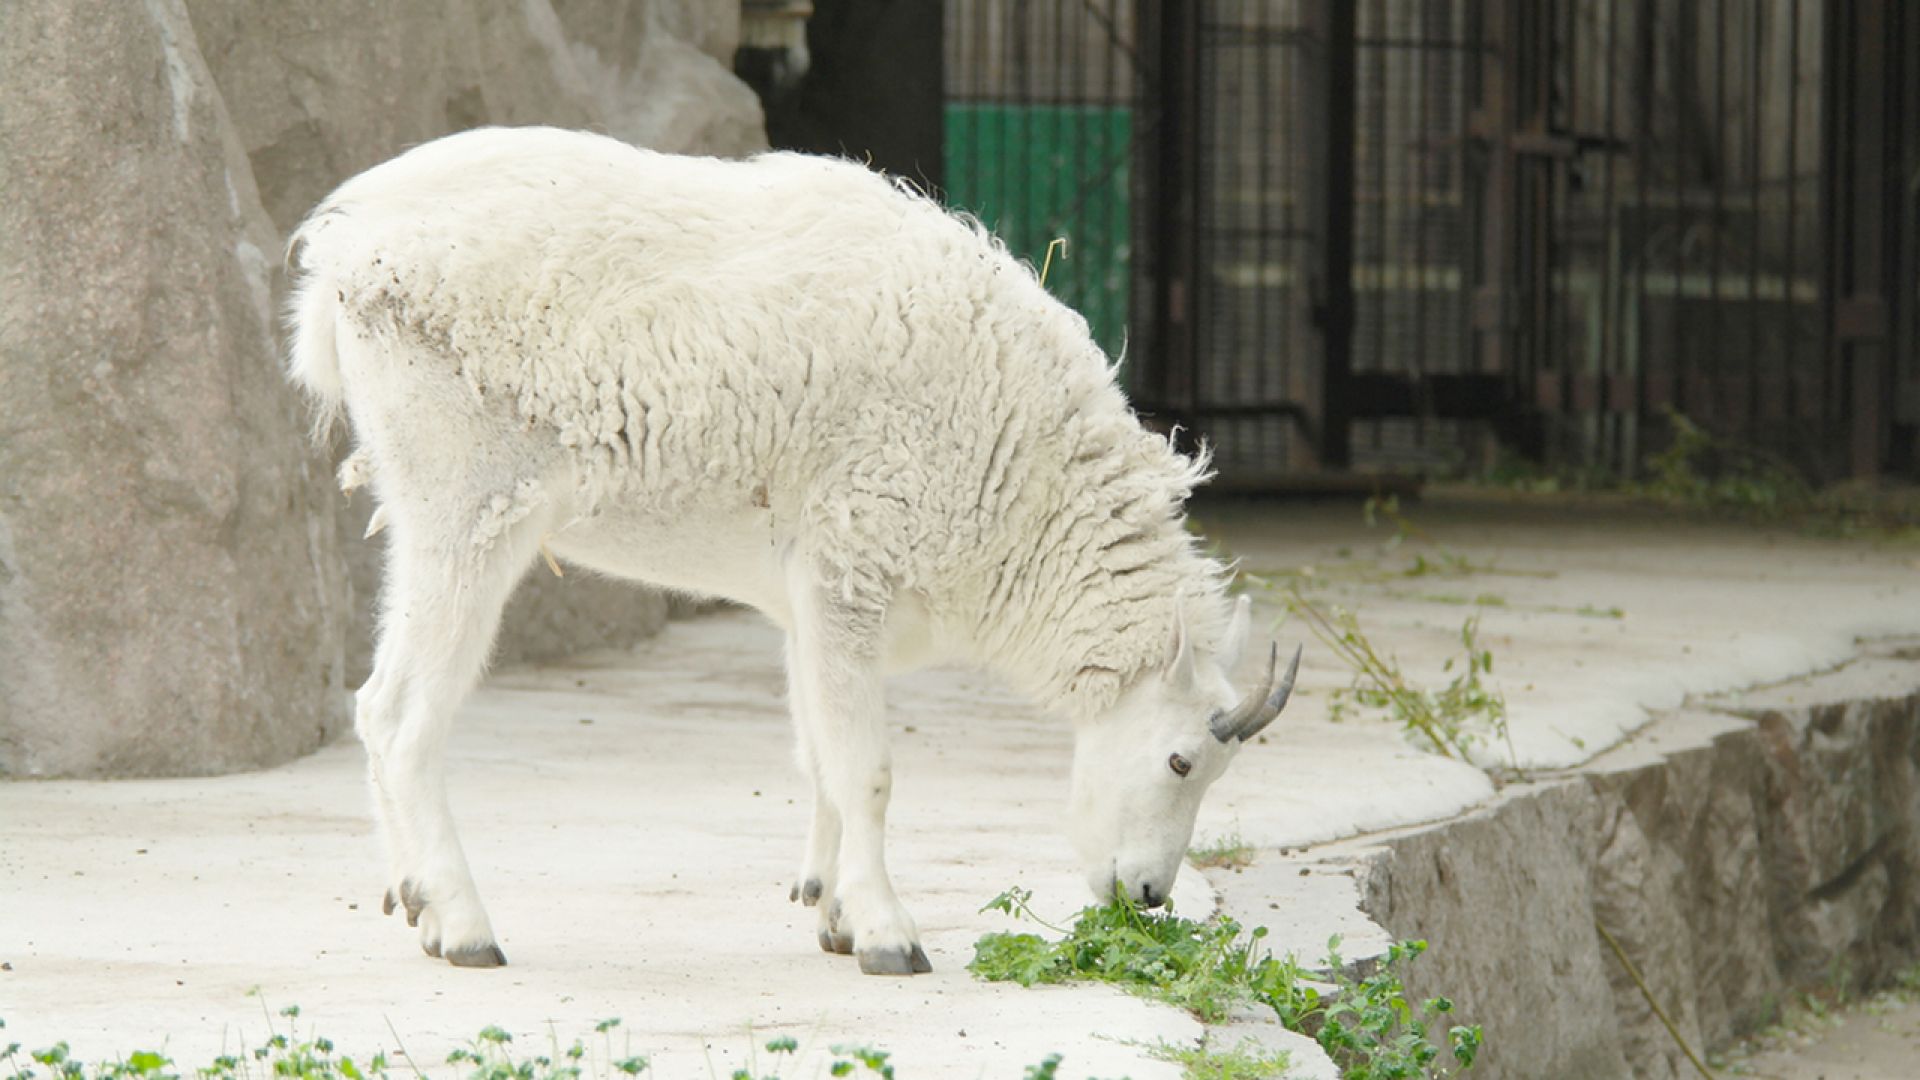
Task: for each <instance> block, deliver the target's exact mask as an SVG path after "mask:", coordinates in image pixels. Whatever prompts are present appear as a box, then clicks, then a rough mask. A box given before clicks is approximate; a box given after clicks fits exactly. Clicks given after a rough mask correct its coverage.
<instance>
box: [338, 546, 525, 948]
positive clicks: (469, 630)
mask: <svg viewBox="0 0 1920 1080" xmlns="http://www.w3.org/2000/svg"><path fill="white" fill-rule="evenodd" d="M399 517H400V518H401V520H398V521H396V522H395V524H394V526H393V527H392V528H391V530H390V533H391V538H390V539H389V541H388V548H387V572H386V587H385V591H384V593H383V595H382V600H381V608H382V614H381V621H380V643H379V647H378V648H377V649H376V650H375V653H374V670H373V674H372V676H371V677H370V678H368V680H367V682H366V685H365V686H363V687H361V689H360V693H359V697H358V703H357V713H356V717H355V727H356V728H357V729H358V731H359V733H360V739H361V742H363V743H364V744H365V745H366V749H367V764H368V773H369V777H370V779H371V781H372V785H373V788H374V795H375V802H376V805H377V806H378V808H379V811H380V817H381V827H382V832H383V834H384V836H385V839H386V842H387V850H388V855H389V858H390V875H391V876H390V878H389V887H388V892H387V897H386V903H385V908H386V910H387V912H388V913H389V914H391V913H392V912H393V910H394V907H395V900H396V899H397V900H398V901H399V903H400V904H402V905H404V906H405V908H406V912H407V923H408V925H410V926H418V927H419V929H420V947H421V948H422V949H423V950H425V952H426V953H427V955H429V956H444V957H445V958H446V959H447V960H449V961H451V962H452V963H454V964H456V965H459V966H462V967H497V966H499V965H501V964H504V963H506V956H505V954H504V953H502V952H501V950H500V947H499V945H498V944H496V943H495V941H494V937H493V927H492V925H491V924H490V923H489V921H488V919H487V913H486V909H485V908H484V907H483V906H482V905H481V903H480V895H479V892H478V890H477V889H476V888H475V887H474V883H473V876H472V874H471V872H470V871H469V870H468V868H467V859H466V854H465V852H464V851H462V850H461V846H460V838H459V835H458V833H457V832H456V831H455V828H454V823H453V815H452V812H451V810H450V809H449V807H448V804H447V794H446V767H445V766H446V762H445V757H446V753H445V752H446V743H447V736H448V733H449V731H450V729H451V727H452V723H453V713H454V710H455V709H457V708H458V707H459V705H460V703H461V701H462V700H463V699H464V698H465V697H466V696H467V693H468V692H469V691H471V690H472V689H473V685H474V683H475V682H477V681H478V680H479V677H480V673H481V671H482V670H484V668H485V667H486V661H487V653H488V650H489V649H490V648H491V646H492V643H493V636H494V631H495V630H496V629H497V627H498V626H499V622H500V612H501V609H502V608H503V607H505V605H506V602H507V598H508V596H510V595H511V594H512V592H513V587H514V585H515V583H517V582H518V581H519V579H520V576H521V574H522V573H523V572H524V571H525V569H526V567H527V564H528V563H529V562H531V561H532V559H533V555H534V552H535V551H536V550H537V548H538V544H539V535H540V532H539V530H540V529H541V528H542V527H543V519H542V518H541V515H538V514H535V515H534V516H533V517H530V518H527V519H525V520H522V521H520V522H518V523H516V524H515V525H513V526H510V527H509V528H507V529H505V530H504V531H502V532H501V534H500V535H498V536H496V537H494V538H493V539H492V540H491V541H490V542H488V543H486V544H484V545H475V544H473V543H472V542H471V539H470V537H468V536H457V535H433V534H432V530H431V528H430V527H421V526H412V527H410V525H409V522H408V521H407V520H406V517H407V515H399Z"/></svg>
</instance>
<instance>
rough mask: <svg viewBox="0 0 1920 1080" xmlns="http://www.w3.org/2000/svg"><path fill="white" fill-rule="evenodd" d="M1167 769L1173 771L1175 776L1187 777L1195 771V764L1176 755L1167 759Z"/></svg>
mask: <svg viewBox="0 0 1920 1080" xmlns="http://www.w3.org/2000/svg"><path fill="white" fill-rule="evenodd" d="M1167 768H1169V769H1172V770H1173V775H1175V776H1185V775H1187V774H1188V773H1190V772H1192V771H1193V762H1191V761H1188V760H1187V759H1186V758H1183V757H1181V756H1180V755H1179V754H1175V755H1173V756H1172V757H1170V758H1168V759H1167Z"/></svg>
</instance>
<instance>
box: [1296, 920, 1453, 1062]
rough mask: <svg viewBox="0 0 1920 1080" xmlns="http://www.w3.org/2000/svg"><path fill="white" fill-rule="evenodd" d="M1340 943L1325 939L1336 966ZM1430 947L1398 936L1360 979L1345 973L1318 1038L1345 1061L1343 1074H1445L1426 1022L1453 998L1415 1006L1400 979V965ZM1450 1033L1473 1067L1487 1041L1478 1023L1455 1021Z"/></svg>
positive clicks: (1447, 1010)
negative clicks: (1401, 939) (1382, 958)
mask: <svg viewBox="0 0 1920 1080" xmlns="http://www.w3.org/2000/svg"><path fill="white" fill-rule="evenodd" d="M1339 948H1340V939H1339V938H1335V939H1333V941H1331V942H1329V943H1328V945H1327V964H1328V966H1329V967H1330V968H1332V969H1333V970H1334V971H1336V972H1339V971H1341V970H1342V965H1341V964H1340V957H1339ZM1426 950H1427V943H1426V942H1424V941H1402V942H1397V943H1395V944H1393V945H1390V946H1388V948H1387V958H1386V960H1385V961H1384V962H1382V963H1381V964H1380V965H1379V966H1377V967H1376V968H1374V970H1373V972H1372V973H1371V974H1369V975H1366V976H1364V977H1362V978H1360V979H1358V980H1350V979H1347V978H1345V977H1342V978H1341V981H1340V993H1339V994H1338V995H1337V996H1335V997H1334V998H1333V1000H1332V1001H1331V1003H1329V1004H1328V1005H1327V1007H1326V1009H1325V1011H1324V1013H1323V1014H1322V1016H1321V1024H1320V1030H1319V1032H1318V1034H1317V1035H1316V1038H1318V1039H1319V1041H1320V1045H1321V1047H1322V1048H1324V1049H1325V1050H1326V1051H1327V1054H1328V1055H1329V1056H1330V1057H1332V1058H1333V1059H1334V1060H1335V1061H1336V1062H1341V1063H1342V1064H1343V1066H1344V1071H1343V1072H1342V1073H1341V1075H1342V1077H1343V1078H1344V1080H1400V1078H1403V1077H1421V1076H1445V1075H1447V1073H1446V1071H1445V1068H1444V1066H1442V1065H1441V1064H1440V1063H1439V1058H1440V1053H1441V1051H1440V1048H1439V1047H1437V1046H1435V1045H1433V1043H1432V1042H1431V1041H1430V1040H1429V1038H1428V1025H1429V1024H1430V1023H1438V1022H1440V1021H1441V1020H1442V1019H1444V1018H1445V1017H1447V1016H1449V1015H1450V1014H1452V1012H1453V1002H1452V1001H1450V1000H1448V999H1447V998H1444V997H1433V998H1428V999H1427V1000H1426V1001H1424V1002H1421V1003H1419V1005H1418V1006H1415V1005H1413V1004H1411V1003H1409V1002H1408V1001H1407V992H1406V987H1405V985H1403V984H1402V982H1401V980H1400V971H1401V969H1402V968H1403V967H1405V966H1406V965H1407V964H1408V963H1410V962H1411V961H1412V960H1413V959H1414V958H1415V957H1418V956H1419V955H1420V954H1421V953H1423V952H1426ZM1446 1037H1447V1045H1448V1048H1449V1049H1451V1050H1452V1051H1453V1059H1454V1061H1455V1062H1456V1063H1457V1064H1458V1065H1459V1066H1460V1068H1461V1069H1462V1070H1463V1071H1464V1070H1466V1069H1471V1068H1473V1063H1474V1061H1475V1060H1477V1059H1478V1058H1479V1055H1480V1048H1481V1045H1482V1044H1483V1042H1484V1041H1485V1037H1484V1036H1483V1035H1482V1033H1481V1031H1480V1027H1479V1026H1478V1025H1474V1026H1472V1027H1467V1026H1464V1025H1458V1024H1456V1025H1454V1026H1452V1027H1449V1028H1448V1029H1447V1033H1446Z"/></svg>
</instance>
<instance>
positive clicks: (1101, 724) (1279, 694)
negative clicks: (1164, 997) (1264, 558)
mask: <svg viewBox="0 0 1920 1080" xmlns="http://www.w3.org/2000/svg"><path fill="white" fill-rule="evenodd" d="M1174 608H1175V614H1174V625H1173V627H1172V633H1171V635H1170V639H1169V640H1170V643H1169V648H1168V651H1167V659H1166V663H1165V664H1164V666H1163V667H1162V668H1160V669H1159V670H1157V671H1153V672H1150V673H1148V674H1147V675H1146V676H1145V677H1143V678H1141V679H1140V680H1139V681H1138V682H1136V683H1135V685H1134V686H1133V687H1131V688H1130V689H1129V690H1128V691H1127V692H1126V693H1125V694H1124V695H1122V696H1121V698H1120V700H1119V701H1118V702H1117V703H1115V705H1114V707H1113V708H1112V709H1110V710H1108V711H1107V712H1106V713H1104V714H1102V715H1100V716H1098V717H1095V718H1093V719H1091V720H1089V721H1087V722H1084V723H1082V724H1081V725H1080V727H1079V730H1078V732H1077V734H1076V745H1075V747H1074V756H1073V818H1072V824H1071V832H1072V836H1073V843H1074V846H1075V847H1076V848H1077V849H1078V850H1079V852H1080V857H1081V859H1082V860H1083V861H1084V863H1085V865H1086V871H1087V884H1088V885H1089V886H1090V887H1091V888H1092V889H1093V891H1094V893H1095V895H1096V896H1097V897H1098V898H1099V899H1101V900H1108V899H1111V898H1112V897H1113V896H1114V892H1115V888H1116V886H1118V888H1119V890H1120V891H1122V892H1123V893H1124V894H1125V895H1126V896H1127V897H1128V898H1129V899H1131V900H1132V901H1134V902H1135V903H1138V904H1143V905H1145V906H1147V907H1156V906H1158V905H1160V904H1162V903H1165V902H1166V899H1167V897H1168V895H1169V894H1170V893H1171V892H1172V889H1173V879H1174V876H1175V875H1176V874H1178V873H1179V871H1180V863H1181V860H1182V859H1183V858H1184V857H1185V856H1186V852H1187V845H1188V844H1189V843H1190V842H1191V841H1192V839H1193V822H1194V818H1195V817H1196V816H1197V815H1198V814H1199V812H1200V799H1201V797H1202V796H1203V795H1205V794H1206V791H1207V788H1209V787H1211V786H1212V785H1213V782H1214V781H1215V780H1218V779H1219V778H1220V775H1221V774H1222V773H1224V772H1226V770H1227V764H1228V763H1229V762H1231V761H1232V760H1233V757H1234V755H1235V754H1236V753H1238V752H1239V750H1240V747H1241V746H1242V744H1244V743H1245V742H1246V741H1247V740H1249V739H1251V738H1253V737H1254V736H1255V735H1257V734H1259V733H1260V731H1261V729H1262V728H1265V727H1266V726H1267V725H1268V724H1270V723H1272V722H1273V719H1274V717H1276V716H1278V715H1279V714H1280V710H1281V708H1283V707H1284V706H1285V705H1286V703H1287V695H1288V694H1289V693H1290V692H1291V691H1292V690H1293V679H1294V674H1295V673H1296V672H1297V671H1298V669H1299V666H1300V654H1299V652H1298V651H1297V650H1296V651H1295V653H1294V656H1293V662H1292V664H1290V665H1289V666H1288V668H1287V670H1286V673H1285V674H1284V675H1282V674H1281V673H1280V672H1279V670H1278V668H1279V647H1278V646H1274V647H1273V650H1272V652H1271V654H1270V656H1269V660H1268V663H1267V664H1266V666H1265V675H1264V677H1263V679H1262V681H1261V683H1260V684H1259V685H1256V686H1254V687H1253V688H1252V689H1250V690H1248V691H1245V692H1238V691H1235V690H1234V688H1233V687H1232V685H1230V684H1229V683H1228V682H1227V674H1226V673H1227V672H1228V671H1229V670H1230V669H1231V668H1232V667H1233V666H1234V663H1235V661H1236V660H1237V659H1238V658H1239V656H1240V651H1241V649H1242V647H1243V646H1244V645H1245V644H1246V640H1247V623H1248V617H1249V611H1248V608H1249V604H1248V602H1247V599H1246V598H1245V597H1242V598H1241V599H1240V601H1239V604H1238V605H1237V606H1236V607H1235V609H1234V613H1233V619H1232V622H1231V624H1230V625H1229V627H1228V629H1227V632H1226V634H1225V636H1224V637H1223V638H1222V639H1221V641H1220V643H1219V645H1218V647H1217V648H1214V649H1212V650H1206V649H1202V648H1198V647H1196V645H1195V643H1194V642H1193V640H1192V639H1191V638H1190V637H1189V636H1188V633H1187V627H1186V623H1185V620H1184V618H1183V617H1182V616H1181V615H1180V614H1179V608H1180V605H1179V604H1178V603H1176V604H1175V605H1174Z"/></svg>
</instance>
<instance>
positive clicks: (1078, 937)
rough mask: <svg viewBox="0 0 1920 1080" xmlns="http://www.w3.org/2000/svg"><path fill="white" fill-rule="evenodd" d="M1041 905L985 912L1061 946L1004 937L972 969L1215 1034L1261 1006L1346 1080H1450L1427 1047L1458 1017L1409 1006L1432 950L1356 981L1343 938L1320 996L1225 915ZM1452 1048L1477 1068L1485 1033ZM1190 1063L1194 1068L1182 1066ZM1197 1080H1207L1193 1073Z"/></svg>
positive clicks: (1017, 893)
mask: <svg viewBox="0 0 1920 1080" xmlns="http://www.w3.org/2000/svg"><path fill="white" fill-rule="evenodd" d="M1032 898H1033V894H1032V893H1031V892H1030V891H1028V890H1024V889H1017V888H1016V889H1009V890H1007V891H1006V892H1003V893H1001V894H1000V895H999V896H997V897H995V898H994V899H993V900H992V901H991V902H990V903H988V904H987V906H986V907H985V908H983V909H982V910H984V911H1002V912H1006V913H1007V914H1009V915H1013V916H1016V917H1025V918H1029V919H1032V920H1033V921H1035V922H1037V923H1039V924H1040V925H1041V926H1043V927H1045V928H1047V929H1049V930H1052V931H1053V932H1054V933H1056V934H1059V935H1061V936H1060V937H1059V938H1058V939H1057V940H1049V939H1047V938H1045V937H1042V936H1041V935H1039V934H1031V933H995V934H987V935H985V936H983V937H982V938H980V940H979V941H978V942H977V943H976V944H975V945H974V958H973V962H972V963H971V964H968V965H967V967H968V970H970V971H972V972H973V973H974V974H976V975H979V976H980V977H981V978H984V979H988V980H990V981H1010V982H1017V983H1019V984H1020V985H1022V986H1032V985H1034V984H1036V983H1060V982H1069V981H1075V980H1088V981H1094V982H1106V983H1113V984H1115V985H1117V986H1120V987H1123V988H1125V989H1127V990H1130V991H1132V992H1134V993H1137V994H1140V995H1142V996H1145V997H1150V998H1155V999H1158V1000H1160V1001H1165V1002H1169V1003H1171V1004H1174V1005H1178V1006H1180V1007H1181V1008H1184V1009H1187V1010H1188V1011H1190V1012H1192V1013H1193V1014H1194V1015H1195V1016H1196V1017H1198V1018H1199V1019H1201V1020H1203V1021H1205V1022H1208V1023H1220V1022H1222V1021H1224V1020H1226V1019H1227V1017H1228V1016H1229V1015H1230V1014H1231V1012H1232V1011H1233V1009H1234V1008H1235V1007H1237V1006H1240V1005H1246V1004H1257V1005H1264V1006H1266V1007H1267V1008H1270V1009H1272V1010H1273V1012H1274V1015H1275V1016H1276V1017H1277V1018H1278V1019H1279V1020H1280V1022H1281V1024H1283V1025H1285V1026H1286V1027H1288V1028H1290V1029H1292V1030H1294V1031H1299V1032H1303V1033H1306V1034H1310V1035H1312V1036H1313V1037H1314V1038H1315V1039H1317V1040H1318V1041H1319V1042H1320V1045H1321V1046H1322V1047H1323V1048H1325V1049H1326V1051H1327V1053H1328V1055H1329V1056H1331V1057H1332V1058H1333V1060H1334V1061H1335V1062H1336V1063H1338V1064H1339V1065H1340V1067H1341V1069H1342V1070H1343V1072H1342V1075H1343V1076H1344V1077H1345V1078H1346V1080H1410V1078H1415V1077H1443V1076H1448V1075H1451V1073H1450V1072H1449V1071H1448V1068H1449V1064H1448V1063H1445V1062H1442V1061H1441V1060H1440V1057H1441V1050H1440V1048H1439V1047H1437V1046H1435V1045H1434V1044H1433V1043H1432V1042H1431V1041H1430V1026H1431V1025H1437V1024H1439V1023H1440V1022H1441V1021H1442V1020H1443V1019H1444V1018H1445V1017H1446V1016H1447V1015H1448V1014H1450V1013H1451V1012H1452V1010H1453V1003H1452V1002H1450V1001H1448V1000H1447V999H1446V998H1430V999H1428V1000H1427V1001H1425V1002H1420V1003H1414V1002H1410V1001H1408V1000H1407V997H1406V988H1405V986H1404V985H1403V984H1402V982H1401V976H1400V972H1401V970H1402V969H1403V968H1404V967H1405V966H1406V965H1407V964H1408V963H1410V962H1411V961H1412V960H1413V959H1414V958H1415V957H1417V956H1419V955H1420V954H1421V953H1422V952H1424V951H1425V950H1426V943H1425V942H1422V941H1409V942H1403V943H1400V944H1397V945H1394V946H1393V947H1392V948H1391V949H1390V950H1389V952H1388V955H1387V956H1386V958H1385V959H1384V960H1383V961H1382V962H1381V963H1379V964H1378V965H1376V966H1375V967H1374V968H1373V970H1372V972H1371V973H1369V974H1366V975H1364V976H1361V977H1358V978H1355V977H1352V976H1350V975H1348V974H1347V973H1346V971H1345V965H1344V963H1343V962H1342V961H1341V959H1340V956H1339V953H1338V950H1339V939H1338V938H1334V939H1333V940H1332V941H1330V942H1329V943H1328V953H1327V959H1326V967H1327V970H1328V971H1329V972H1331V973H1332V978H1333V980H1334V989H1333V992H1332V993H1331V994H1326V995H1323V994H1322V993H1321V991H1320V989H1318V988H1317V987H1315V986H1314V985H1312V984H1311V983H1310V982H1309V981H1308V980H1307V979H1306V978H1305V977H1304V972H1303V971H1302V969H1301V967H1300V965H1299V963H1298V962H1297V961H1296V960H1295V959H1294V958H1293V957H1291V956H1288V957H1284V958H1282V957H1276V956H1273V955H1272V954H1271V952H1270V951H1268V950H1267V949H1265V948H1264V947H1263V945H1262V939H1264V938H1265V937H1266V936H1267V930H1266V928H1265V927H1255V928H1254V929H1252V930H1250V931H1246V932H1244V933H1243V932H1242V928H1241V926H1240V924H1239V923H1237V922H1235V921H1234V920H1232V919H1230V918H1226V917H1224V916H1216V917H1215V918H1212V919H1208V920H1207V921H1205V922H1195V921H1194V920H1192V919H1186V918H1181V917H1180V916H1177V915H1174V914H1172V913H1171V912H1169V913H1166V914H1156V913H1153V912H1147V911H1141V910H1139V909H1138V908H1136V907H1134V906H1133V905H1132V904H1130V903H1128V902H1126V900H1125V899H1124V898H1120V897H1115V899H1114V900H1113V901H1112V902H1110V903H1107V904H1105V905H1103V906H1100V907H1090V908H1087V909H1085V910H1083V911H1081V912H1080V914H1079V915H1078V916H1077V917H1076V918H1075V920H1074V922H1073V925H1072V926H1071V927H1070V928H1062V927H1057V926H1054V925H1052V924H1051V923H1048V922H1047V921H1046V920H1044V919H1041V918H1040V917H1039V916H1038V915H1036V914H1034V912H1033V909H1032V907H1031V903H1030V902H1031V900H1032ZM1445 1039H1446V1043H1447V1046H1448V1048H1449V1049H1450V1050H1451V1051H1452V1062H1451V1064H1452V1065H1454V1066H1457V1067H1458V1068H1459V1069H1460V1070H1463V1071H1464V1070H1466V1069H1469V1068H1472V1066H1473V1062H1474V1059H1475V1058H1476V1056H1477V1055H1478V1054H1479V1051H1480V1046H1481V1041H1482V1036H1481V1031H1480V1028H1479V1027H1477V1026H1475V1027H1466V1026H1458V1025H1456V1026H1453V1027H1450V1028H1448V1029H1447V1031H1446V1033H1445ZM1183 1063H1185V1062H1183ZM1187 1074H1188V1075H1189V1076H1210V1075H1228V1076H1231V1075H1236V1074H1233V1073H1220V1072H1215V1073H1208V1072H1204V1071H1200V1070H1199V1069H1198V1068H1197V1067H1195V1066H1194V1065H1192V1064H1189V1065H1188V1073H1187Z"/></svg>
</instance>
